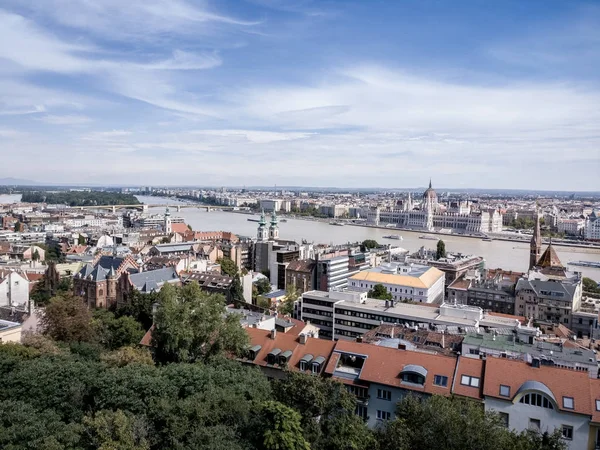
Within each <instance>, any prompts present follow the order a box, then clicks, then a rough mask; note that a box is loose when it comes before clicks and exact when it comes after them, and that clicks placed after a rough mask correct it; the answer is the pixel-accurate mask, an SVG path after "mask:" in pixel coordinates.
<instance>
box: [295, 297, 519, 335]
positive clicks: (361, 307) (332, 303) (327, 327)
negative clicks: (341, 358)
mask: <svg viewBox="0 0 600 450" xmlns="http://www.w3.org/2000/svg"><path fill="white" fill-rule="evenodd" d="M295 316H296V317H297V318H298V319H300V320H303V321H305V322H306V321H310V323H312V324H314V325H316V326H317V327H319V329H320V330H321V331H320V336H321V337H322V338H324V339H355V338H357V337H358V336H362V335H363V334H364V333H366V332H367V331H369V330H371V329H373V328H376V327H378V326H380V325H381V324H382V323H388V324H396V323H397V324H405V325H409V326H415V325H418V324H423V326H428V325H443V326H456V327H460V328H463V329H464V328H468V327H474V328H475V329H478V328H479V327H480V326H481V327H487V328H518V327H520V326H521V324H520V322H519V321H518V319H517V318H516V317H515V318H510V317H501V316H496V315H492V314H485V313H484V312H483V310H482V309H481V308H478V307H475V306H467V305H451V304H447V303H444V304H442V305H440V306H437V307H436V306H433V305H427V306H426V305H418V304H417V305H415V304H408V303H396V302H389V301H384V300H377V299H373V298H367V293H366V292H358V291H345V292H340V291H330V292H323V291H309V292H305V293H304V294H302V299H301V300H299V302H298V303H297V304H296V305H295Z"/></svg>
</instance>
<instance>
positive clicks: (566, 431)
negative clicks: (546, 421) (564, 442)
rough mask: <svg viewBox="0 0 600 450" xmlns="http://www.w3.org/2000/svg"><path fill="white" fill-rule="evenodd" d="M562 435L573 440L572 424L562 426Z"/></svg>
mask: <svg viewBox="0 0 600 450" xmlns="http://www.w3.org/2000/svg"><path fill="white" fill-rule="evenodd" d="M562 436H563V437H564V438H565V439H568V440H572V439H573V427H572V426H571V425H563V426H562Z"/></svg>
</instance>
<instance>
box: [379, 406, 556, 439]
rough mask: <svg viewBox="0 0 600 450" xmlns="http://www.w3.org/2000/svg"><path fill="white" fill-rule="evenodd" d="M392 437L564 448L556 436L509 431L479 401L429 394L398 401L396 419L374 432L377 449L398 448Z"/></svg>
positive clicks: (498, 418)
mask: <svg viewBox="0 0 600 450" xmlns="http://www.w3.org/2000/svg"><path fill="white" fill-rule="evenodd" d="M465 430H469V432H468V433H467V432H465ZM393 439H396V440H400V442H401V443H402V444H403V446H404V448H407V449H417V448H419V449H420V448H436V449H440V450H454V449H458V448H460V449H463V450H477V449H481V448H486V449H489V450H503V449H507V448H512V449H527V450H530V449H531V450H533V448H536V449H544V450H558V449H563V448H565V447H564V446H563V444H562V443H561V442H560V440H558V441H557V440H556V439H554V438H552V437H551V436H546V438H545V440H544V436H543V435H540V436H538V435H537V434H531V433H522V434H516V433H513V432H511V431H510V430H508V429H507V428H506V427H505V426H504V424H503V423H502V421H501V420H500V417H499V416H498V415H497V414H496V413H492V412H488V411H484V409H483V408H482V406H481V404H478V403H476V402H473V401H470V400H466V399H458V398H448V397H441V396H433V397H431V398H429V399H427V400H422V399H420V398H417V397H416V396H409V397H406V398H405V399H404V400H403V401H402V402H400V403H399V404H398V408H397V411H396V419H395V420H392V421H388V422H386V423H385V424H384V426H383V429H381V430H379V432H378V440H379V442H380V449H381V450H388V449H389V450H392V449H396V448H398V447H397V446H394V445H393ZM543 442H545V443H544V444H543V445H541V446H538V447H535V445H536V444H542V443H543ZM405 443H406V445H404V444H405ZM383 444H384V445H383ZM401 448H402V447H401Z"/></svg>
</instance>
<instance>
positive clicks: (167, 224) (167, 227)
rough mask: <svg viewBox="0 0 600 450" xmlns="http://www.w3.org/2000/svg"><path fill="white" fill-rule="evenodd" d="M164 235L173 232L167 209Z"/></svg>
mask: <svg viewBox="0 0 600 450" xmlns="http://www.w3.org/2000/svg"><path fill="white" fill-rule="evenodd" d="M164 228H165V233H167V234H171V232H172V231H173V227H172V226H171V213H170V212H169V207H168V206H167V209H166V210H165V227H164Z"/></svg>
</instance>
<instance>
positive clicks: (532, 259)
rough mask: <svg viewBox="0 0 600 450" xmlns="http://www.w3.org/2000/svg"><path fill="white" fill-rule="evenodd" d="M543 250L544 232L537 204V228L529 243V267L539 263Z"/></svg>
mask: <svg viewBox="0 0 600 450" xmlns="http://www.w3.org/2000/svg"><path fill="white" fill-rule="evenodd" d="M541 251H542V232H541V230H540V213H539V211H538V205H537V203H536V205H535V230H534V231H533V236H532V237H531V242H530V243H529V269H530V270H531V269H532V268H533V267H534V266H536V265H537V263H538V261H539V259H540V253H541Z"/></svg>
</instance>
